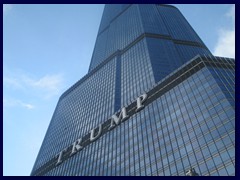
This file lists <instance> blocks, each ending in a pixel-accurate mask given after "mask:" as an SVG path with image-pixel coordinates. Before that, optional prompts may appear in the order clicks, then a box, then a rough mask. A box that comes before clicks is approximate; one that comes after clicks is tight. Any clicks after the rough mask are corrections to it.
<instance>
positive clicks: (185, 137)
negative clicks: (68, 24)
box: [31, 4, 235, 176]
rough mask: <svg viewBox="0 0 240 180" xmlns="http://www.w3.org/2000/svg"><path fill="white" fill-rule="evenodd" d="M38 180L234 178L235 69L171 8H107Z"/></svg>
mask: <svg viewBox="0 0 240 180" xmlns="http://www.w3.org/2000/svg"><path fill="white" fill-rule="evenodd" d="M31 175H32V176H39V175H46V176H47V175H50V176H85V175H91V176H96V175H112V176H116V175H121V176H127V175H141V176H145V175H157V176H186V175H200V176H204V175H211V176H213V175H235V60H234V59H230V58H223V57H215V56H213V55H212V54H211V52H210V51H209V50H208V48H207V47H206V46H205V44H204V43H203V42H202V40H201V39H200V38H199V37H198V35H197V34H196V33H195V31H194V30H193V29H192V27H191V26H190V25H189V24H188V22H187V21H186V19H185V18H184V17H183V15H182V14H181V13H180V11H179V10H178V9H177V8H175V7H174V6H170V5H155V4H149V5H147V4H142V5H137V4H129V5H128V4H124V5H119V4H118V5H117V4H114V5H109V4H108V5H105V8H104V12H103V16H102V20H101V24H100V27H99V31H98V36H97V39H96V44H95V48H94V51H93V55H92V60H91V63H90V67H89V72H88V74H87V75H85V76H84V77H83V78H82V79H80V80H79V81H78V82H77V83H75V84H74V85H73V86H72V87H70V88H69V89H68V90H67V91H66V92H64V93H63V94H62V96H61V97H60V99H59V102H58V104H57V107H56V109H55V111H54V114H53V117H52V120H51V122H50V124H49V127H48V130H47V133H46V135H45V138H44V140H43V143H42V146H41V148H40V151H39V154H38V156H37V159H36V162H35V164H34V167H33V169H32V172H31Z"/></svg>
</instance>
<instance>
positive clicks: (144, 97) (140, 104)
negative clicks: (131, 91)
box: [136, 93, 147, 112]
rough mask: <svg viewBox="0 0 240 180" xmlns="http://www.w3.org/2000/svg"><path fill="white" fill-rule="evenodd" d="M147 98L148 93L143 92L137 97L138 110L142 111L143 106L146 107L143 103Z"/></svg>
mask: <svg viewBox="0 0 240 180" xmlns="http://www.w3.org/2000/svg"><path fill="white" fill-rule="evenodd" d="M146 100H147V94H146V93H145V94H142V95H141V96H139V97H138V98H137V109H136V112H138V111H140V110H141V109H142V108H144V105H143V104H142V103H143V102H145V101H146Z"/></svg>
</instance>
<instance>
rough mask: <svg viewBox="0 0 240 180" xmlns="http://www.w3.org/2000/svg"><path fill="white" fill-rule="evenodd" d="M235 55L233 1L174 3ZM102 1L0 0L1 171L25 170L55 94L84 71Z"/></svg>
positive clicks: (219, 48)
mask: <svg viewBox="0 0 240 180" xmlns="http://www.w3.org/2000/svg"><path fill="white" fill-rule="evenodd" d="M175 6H177V7H178V8H179V9H180V11H181V12H182V13H183V15H184V16H185V17H186V19H187V20H188V21H189V23H190V24H191V25H192V26H193V28H194V29H195V31H196V32H197V33H198V35H199V36H200V37H201V38H202V40H203V41H204V43H205V44H206V45H207V47H208V48H209V49H210V50H211V51H212V53H213V54H215V55H219V56H226V57H235V27H234V25H235V23H234V22H235V6H234V5H228V4H224V5H217V4H215V5H203V4H199V5H197V4H194V5H187V4H177V5H175ZM103 8H104V5H101V4H98V5H66V4H65V5H26V4H22V5H20V4H19V5H17V4H16V5H15V4H13V5H6V4H5V5H3V175H27V176H28V175H29V174H30V172H31V169H32V167H33V164H34V162H35V159H36V156H37V153H38V151H39V149H40V146H41V143H42V141H43V138H44V135H45V133H46V130H47V127H48V125H49V122H50V120H51V117H52V114H53V112H54V109H55V106H56V104H57V101H58V98H59V97H60V95H61V94H62V93H63V92H64V91H65V90H67V89H68V88H69V87H70V86H71V85H73V84H74V83H75V82H76V81H78V80H79V79H80V78H81V77H82V76H84V75H85V74H86V73H87V71H88V66H89V63H90V60H91V56H92V52H93V48H94V44H95V40H96V36H97V31H98V27H99V24H100V20H101V15H102V11H103Z"/></svg>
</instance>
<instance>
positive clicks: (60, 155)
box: [55, 148, 67, 166]
mask: <svg viewBox="0 0 240 180" xmlns="http://www.w3.org/2000/svg"><path fill="white" fill-rule="evenodd" d="M66 150H67V148H66V149H64V150H62V151H61V152H60V153H59V154H57V156H58V160H57V163H56V164H55V166H57V165H59V164H61V163H62V156H63V153H64V152H65V151H66Z"/></svg>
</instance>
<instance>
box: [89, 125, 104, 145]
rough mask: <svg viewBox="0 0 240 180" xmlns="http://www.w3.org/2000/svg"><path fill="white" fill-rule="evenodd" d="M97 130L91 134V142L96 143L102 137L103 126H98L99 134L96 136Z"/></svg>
mask: <svg viewBox="0 0 240 180" xmlns="http://www.w3.org/2000/svg"><path fill="white" fill-rule="evenodd" d="M95 129H96V128H94V129H92V130H91V132H90V133H91V134H90V141H95V140H96V139H98V138H99V137H100V136H101V134H102V124H100V125H99V126H98V132H97V134H96V135H94V134H95Z"/></svg>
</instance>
